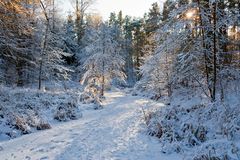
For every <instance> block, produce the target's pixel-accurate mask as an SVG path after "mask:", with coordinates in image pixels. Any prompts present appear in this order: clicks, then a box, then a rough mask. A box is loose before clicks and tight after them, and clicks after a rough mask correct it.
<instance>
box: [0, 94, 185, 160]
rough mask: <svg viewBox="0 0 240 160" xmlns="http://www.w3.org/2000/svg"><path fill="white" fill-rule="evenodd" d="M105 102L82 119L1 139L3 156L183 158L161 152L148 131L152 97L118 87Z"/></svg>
mask: <svg viewBox="0 0 240 160" xmlns="http://www.w3.org/2000/svg"><path fill="white" fill-rule="evenodd" d="M104 103H105V104H104V106H105V107H104V109H102V110H97V111H94V110H86V111H85V112H84V113H83V118H82V119H79V120H75V121H70V122H66V123H61V124H58V125H56V126H53V128H52V129H50V130H46V131H41V132H37V133H33V134H30V135H25V136H22V137H20V138H16V139H13V140H10V141H5V142H2V143H0V146H1V147H0V159H1V160H4V159H8V160H10V159H19V160H22V159H26V160H30V159H31V160H37V159H39V160H50V159H51V160H53V159H54V160H80V159H83V160H85V159H96V160H102V159H108V160H115V159H120V160H122V159H123V160H125V159H126V160H127V159H128V160H135V159H138V160H141V159H142V160H145V159H151V160H155V159H161V160H167V159H181V158H180V157H173V156H171V157H170V156H167V155H161V152H160V148H161V146H160V144H159V142H158V140H157V139H156V138H154V137H150V136H147V135H146V134H145V133H146V132H144V130H143V128H146V127H145V126H144V122H143V114H142V110H141V106H142V105H144V104H146V103H149V100H147V99H144V98H141V97H133V96H130V95H128V94H126V93H123V92H120V91H115V92H111V93H107V94H106V100H105V102H104ZM160 105H163V104H160Z"/></svg>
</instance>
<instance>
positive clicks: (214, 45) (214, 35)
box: [212, 2, 217, 101]
mask: <svg viewBox="0 0 240 160" xmlns="http://www.w3.org/2000/svg"><path fill="white" fill-rule="evenodd" d="M216 9H217V3H216V2H215V3H214V4H213V89H212V101H215V100H216V82H217V44H216V43H217V37H216V22H217V20H216Z"/></svg>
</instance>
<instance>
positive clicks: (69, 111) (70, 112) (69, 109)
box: [54, 102, 82, 121]
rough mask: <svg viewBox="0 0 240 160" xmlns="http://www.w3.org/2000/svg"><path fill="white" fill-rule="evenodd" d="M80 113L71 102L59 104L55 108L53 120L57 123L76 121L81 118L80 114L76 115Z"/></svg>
mask: <svg viewBox="0 0 240 160" xmlns="http://www.w3.org/2000/svg"><path fill="white" fill-rule="evenodd" d="M79 112H80V111H79V110H78V107H77V105H76V104H75V103H73V102H68V103H63V102H62V103H60V104H59V106H58V107H57V111H56V113H55V114H54V119H56V120H59V121H67V120H76V119H78V118H80V117H81V116H82V114H78V113H79Z"/></svg>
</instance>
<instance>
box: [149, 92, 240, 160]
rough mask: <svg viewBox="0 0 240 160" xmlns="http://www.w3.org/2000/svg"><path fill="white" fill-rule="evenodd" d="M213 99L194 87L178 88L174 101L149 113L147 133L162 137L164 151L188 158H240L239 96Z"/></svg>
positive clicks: (202, 159) (203, 159)
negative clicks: (238, 155)
mask: <svg viewBox="0 0 240 160" xmlns="http://www.w3.org/2000/svg"><path fill="white" fill-rule="evenodd" d="M231 97H232V98H231V99H228V100H226V101H225V102H220V101H217V102H214V103H212V102H210V101H209V99H208V98H206V97H204V96H203V97H201V96H199V95H198V94H193V92H192V91H183V90H182V91H178V92H176V93H174V95H173V97H172V98H171V105H168V106H164V107H161V108H160V109H158V110H157V111H156V112H153V113H150V114H149V115H148V119H147V121H146V122H147V125H148V133H149V134H150V135H152V136H156V137H158V138H159V139H160V143H161V144H162V145H163V147H162V149H161V150H162V152H163V153H168V154H170V153H173V152H177V153H180V154H183V155H186V157H188V158H189V157H191V158H189V159H194V160H195V159H196V160H205V159H206V160H208V159H214V157H215V159H224V157H225V158H226V157H228V158H227V159H234V160H235V159H237V154H239V153H240V152H239V153H237V152H236V153H233V150H234V146H235V150H237V149H236V148H238V149H239V147H240V141H239V138H240V117H239V114H240V108H239V106H240V99H239V98H238V100H236V97H237V95H236V94H232V96H231Z"/></svg>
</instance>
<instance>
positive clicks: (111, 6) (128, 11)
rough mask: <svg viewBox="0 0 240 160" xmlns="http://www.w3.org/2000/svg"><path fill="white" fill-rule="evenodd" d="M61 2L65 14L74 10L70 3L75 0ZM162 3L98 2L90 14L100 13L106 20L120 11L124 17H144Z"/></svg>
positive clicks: (141, 0)
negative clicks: (112, 13) (153, 6)
mask: <svg viewBox="0 0 240 160" xmlns="http://www.w3.org/2000/svg"><path fill="white" fill-rule="evenodd" d="M60 1H61V3H63V5H61V4H60V6H61V8H62V9H63V11H64V12H65V13H66V12H68V11H72V10H73V7H72V5H71V3H70V2H71V1H73V0H60ZM162 1H163V0H96V2H95V4H94V5H93V6H92V7H91V8H90V10H89V12H96V13H99V14H100V15H101V16H102V17H103V19H104V20H107V18H108V17H109V15H110V12H113V11H115V12H119V11H120V10H122V11H123V14H124V15H130V16H133V17H142V16H143V14H144V13H146V12H148V10H149V8H150V7H151V4H152V3H154V2H158V3H159V4H160V5H162Z"/></svg>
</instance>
